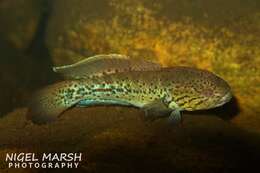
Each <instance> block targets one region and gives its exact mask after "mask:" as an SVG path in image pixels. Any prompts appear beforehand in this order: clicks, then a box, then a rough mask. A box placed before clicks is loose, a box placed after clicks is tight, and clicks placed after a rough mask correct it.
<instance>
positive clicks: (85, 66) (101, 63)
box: [53, 54, 161, 79]
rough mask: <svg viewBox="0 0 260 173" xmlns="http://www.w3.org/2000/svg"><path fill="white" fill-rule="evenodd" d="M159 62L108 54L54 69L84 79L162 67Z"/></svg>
mask: <svg viewBox="0 0 260 173" xmlns="http://www.w3.org/2000/svg"><path fill="white" fill-rule="evenodd" d="M160 68H161V66H160V65H159V64H156V63H153V62H150V61H146V60H140V59H132V58H129V57H127V56H125V55H119V54H108V55H96V56H92V57H88V58H86V59H84V60H82V61H79V62H77V63H75V64H72V65H66V66H61V67H54V68H53V71H54V72H57V73H60V74H62V75H63V76H64V77H65V78H72V79H84V78H88V77H93V76H103V75H107V74H112V73H120V72H126V71H147V70H156V69H160Z"/></svg>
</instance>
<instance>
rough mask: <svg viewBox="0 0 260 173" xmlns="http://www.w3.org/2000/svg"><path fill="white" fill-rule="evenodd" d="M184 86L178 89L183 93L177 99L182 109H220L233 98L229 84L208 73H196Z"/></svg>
mask: <svg viewBox="0 0 260 173" xmlns="http://www.w3.org/2000/svg"><path fill="white" fill-rule="evenodd" d="M182 84H183V85H184V86H183V87H179V88H178V89H177V92H178V93H182V94H181V97H179V99H178V97H177V98H176V99H175V103H176V104H177V105H178V106H179V107H180V108H182V109H184V110H188V111H193V110H205V109H211V108H215V107H219V106H222V105H224V104H225V103H227V102H229V101H230V100H231V98H232V92H231V87H230V86H229V84H228V83H227V82H226V81H225V80H223V79H222V78H220V77H218V76H217V75H215V74H213V73H211V72H208V71H203V70H201V71H196V72H195V73H194V74H192V75H189V76H187V77H186V79H185V81H184V82H183V83H182Z"/></svg>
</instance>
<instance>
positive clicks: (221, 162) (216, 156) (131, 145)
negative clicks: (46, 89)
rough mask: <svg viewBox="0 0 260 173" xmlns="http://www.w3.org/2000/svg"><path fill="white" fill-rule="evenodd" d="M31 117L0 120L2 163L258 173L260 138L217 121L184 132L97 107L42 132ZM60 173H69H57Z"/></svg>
mask: <svg viewBox="0 0 260 173" xmlns="http://www.w3.org/2000/svg"><path fill="white" fill-rule="evenodd" d="M26 112H27V109H26V108H20V109H17V110H15V111H14V112H12V113H10V114H9V115H7V116H5V117H4V118H2V119H0V141H1V145H0V153H2V154H1V157H4V155H5V153H6V152H25V151H28V152H37V153H42V152H72V151H73V152H75V151H81V152H83V156H84V161H83V162H81V163H80V169H79V170H78V171H88V172H160V171H161V172H205V173H206V172H209V171H210V172H213V173H214V172H216V173H218V172H236V171H239V172H240V171H249V170H253V169H254V168H256V166H257V164H256V162H258V160H257V159H259V158H260V152H259V151H260V148H259V146H260V145H259V144H260V136H259V135H256V134H251V133H248V132H246V131H243V130H241V129H239V128H237V127H235V126H234V125H232V124H229V123H227V122H225V121H222V120H220V119H218V118H216V117H214V116H200V115H196V116H195V115H189V114H186V115H185V116H184V124H183V126H182V127H181V126H175V127H172V126H169V125H167V123H166V121H165V120H164V119H162V120H158V121H155V122H146V121H144V120H143V118H142V117H143V116H144V114H143V113H142V112H141V111H139V110H137V109H134V108H121V107H97V108H96V107H92V108H87V109H81V108H75V109H71V110H69V111H67V112H65V114H64V115H63V116H62V117H61V118H60V120H59V121H57V122H55V123H51V124H48V125H42V126H38V125H33V124H32V123H30V122H28V121H26V120H25V114H26ZM249 148H250V149H251V150H248V149H249ZM3 160H4V159H1V163H0V165H1V172H2V170H3V172H4V171H5V170H4V168H5V167H6V165H5V164H6V163H5V162H3ZM9 171H10V170H9ZM9 171H8V172H9ZM13 171H14V172H15V171H16V170H13ZM30 171H34V170H30ZM59 171H60V172H63V171H64V170H53V172H59ZM50 172H51V171H50Z"/></svg>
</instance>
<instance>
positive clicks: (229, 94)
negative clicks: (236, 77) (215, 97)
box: [216, 91, 232, 107]
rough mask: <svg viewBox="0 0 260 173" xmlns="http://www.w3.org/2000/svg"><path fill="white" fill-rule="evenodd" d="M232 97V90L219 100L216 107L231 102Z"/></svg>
mask: <svg viewBox="0 0 260 173" xmlns="http://www.w3.org/2000/svg"><path fill="white" fill-rule="evenodd" d="M231 98H232V93H231V91H228V92H227V93H226V94H225V95H224V96H223V97H221V98H220V99H219V101H218V103H217V104H216V107H219V106H222V105H224V104H225V103H227V102H229V101H230V100H231Z"/></svg>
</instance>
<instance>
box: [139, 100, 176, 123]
mask: <svg viewBox="0 0 260 173" xmlns="http://www.w3.org/2000/svg"><path fill="white" fill-rule="evenodd" d="M143 110H144V112H145V119H146V120H156V119H158V118H162V117H165V116H169V114H170V113H171V111H172V110H171V109H169V108H168V107H167V106H166V105H165V104H164V103H163V102H162V101H161V100H156V101H154V102H152V103H149V104H147V105H145V106H144V107H143Z"/></svg>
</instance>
